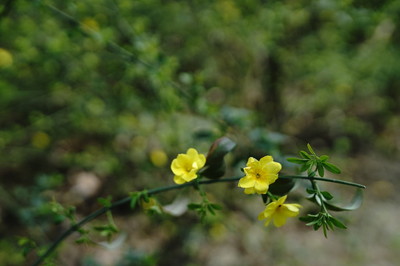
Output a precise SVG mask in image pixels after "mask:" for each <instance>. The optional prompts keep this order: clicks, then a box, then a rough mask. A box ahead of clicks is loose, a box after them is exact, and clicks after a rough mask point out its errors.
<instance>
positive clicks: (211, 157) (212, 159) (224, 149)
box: [199, 137, 236, 179]
mask: <svg viewBox="0 0 400 266" xmlns="http://www.w3.org/2000/svg"><path fill="white" fill-rule="evenodd" d="M235 147H236V143H235V142H234V141H232V140H231V139H229V138H227V137H222V138H219V139H217V140H216V141H214V143H213V144H212V145H211V147H210V149H209V151H208V154H207V158H206V164H205V165H204V168H203V169H202V170H200V172H199V174H201V175H202V176H204V177H207V178H210V179H217V178H220V177H221V176H223V175H224V174H225V161H224V157H225V155H227V154H228V153H229V152H231V151H232V150H233V149H234V148H235Z"/></svg>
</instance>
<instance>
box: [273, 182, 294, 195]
mask: <svg viewBox="0 0 400 266" xmlns="http://www.w3.org/2000/svg"><path fill="white" fill-rule="evenodd" d="M295 185H296V180H295V179H288V178H278V179H277V180H276V181H275V182H274V183H272V184H271V185H270V186H269V189H268V190H269V192H271V193H272V194H274V195H279V196H283V195H287V194H288V193H289V192H290V191H291V190H292V189H293V188H294V186H295Z"/></svg>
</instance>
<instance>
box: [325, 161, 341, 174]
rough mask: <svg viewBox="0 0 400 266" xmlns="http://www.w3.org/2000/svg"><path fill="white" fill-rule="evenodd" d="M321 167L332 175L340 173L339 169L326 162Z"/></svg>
mask: <svg viewBox="0 0 400 266" xmlns="http://www.w3.org/2000/svg"><path fill="white" fill-rule="evenodd" d="M322 165H323V166H324V167H325V169H326V170H328V171H329V172H331V173H334V174H340V173H341V171H340V169H339V168H338V167H337V166H336V165H334V164H331V163H328V162H323V163H322Z"/></svg>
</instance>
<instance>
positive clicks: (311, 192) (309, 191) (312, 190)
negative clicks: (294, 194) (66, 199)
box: [306, 187, 316, 195]
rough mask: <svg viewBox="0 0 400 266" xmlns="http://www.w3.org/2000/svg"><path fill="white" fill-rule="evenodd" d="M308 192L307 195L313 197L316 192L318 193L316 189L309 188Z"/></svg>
mask: <svg viewBox="0 0 400 266" xmlns="http://www.w3.org/2000/svg"><path fill="white" fill-rule="evenodd" d="M306 191H307V193H308V194H310V195H313V194H315V192H316V191H315V190H314V189H312V188H309V187H308V188H306Z"/></svg>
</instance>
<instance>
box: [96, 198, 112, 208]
mask: <svg viewBox="0 0 400 266" xmlns="http://www.w3.org/2000/svg"><path fill="white" fill-rule="evenodd" d="M111 199H112V196H111V195H110V196H108V197H107V198H98V199H97V202H98V203H99V204H100V205H102V206H103V207H105V208H109V207H111V205H112V203H111Z"/></svg>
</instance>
